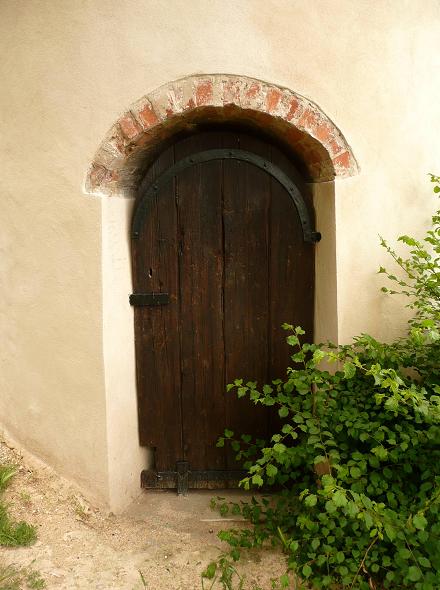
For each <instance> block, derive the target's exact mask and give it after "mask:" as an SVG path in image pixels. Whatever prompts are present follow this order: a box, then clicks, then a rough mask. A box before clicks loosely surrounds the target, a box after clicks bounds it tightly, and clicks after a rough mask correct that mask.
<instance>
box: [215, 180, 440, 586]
mask: <svg viewBox="0 0 440 590" xmlns="http://www.w3.org/2000/svg"><path fill="white" fill-rule="evenodd" d="M431 181H432V183H433V184H434V192H435V193H439V192H440V177H438V176H434V175H431ZM399 240H400V241H401V242H402V243H403V244H404V245H405V246H406V247H407V248H408V249H409V253H408V255H407V257H403V256H401V255H400V254H397V253H396V251H395V250H394V249H393V248H392V247H391V246H390V245H389V244H388V243H387V242H386V241H385V240H384V239H381V244H382V246H383V247H384V248H385V249H386V251H387V252H388V254H389V255H390V256H391V258H392V259H393V261H394V263H395V265H396V267H397V268H396V271H394V272H390V271H388V270H387V269H386V268H384V267H382V268H380V270H379V272H380V273H381V274H384V275H386V277H387V278H388V281H389V282H388V285H391V287H390V286H387V287H384V288H383V291H385V292H386V293H391V294H393V295H397V294H403V295H404V296H406V297H407V298H408V305H409V307H410V308H412V309H413V310H414V312H415V314H414V317H413V318H412V319H411V320H410V322H409V326H408V332H407V334H406V336H405V337H402V338H400V339H398V340H397V341H395V342H392V343H383V342H380V341H378V340H377V339H375V338H373V337H372V336H369V335H366V334H363V335H361V336H359V337H357V338H355V339H354V341H353V343H352V344H350V345H345V346H339V347H337V346H334V345H331V344H326V345H317V344H309V343H304V342H303V341H302V337H303V334H304V332H303V330H302V329H301V328H300V327H294V326H290V325H284V328H285V329H286V330H287V331H288V336H287V342H288V343H289V344H290V345H291V346H292V349H293V351H292V356H291V359H292V366H291V367H289V368H288V369H287V373H286V375H285V376H281V377H280V378H279V379H275V380H274V381H272V383H270V384H266V385H263V386H262V387H260V386H259V385H258V384H257V383H255V382H246V383H244V382H243V381H242V380H240V379H238V380H236V381H235V382H234V383H233V384H231V385H229V386H228V389H229V390H233V391H235V392H236V393H237V394H238V395H239V396H249V398H250V399H251V400H252V401H253V402H254V403H255V404H257V405H258V404H260V405H263V406H271V407H273V408H274V409H275V410H276V411H277V412H278V415H279V417H280V418H281V423H282V426H281V428H280V430H279V432H277V433H275V434H274V435H273V436H272V438H271V440H268V441H262V440H256V441H255V440H252V439H251V437H249V436H248V435H246V434H242V433H238V434H237V435H235V434H234V433H233V432H232V431H229V430H227V431H225V435H224V436H223V437H222V438H220V439H219V441H218V446H223V445H225V444H232V447H233V448H234V449H235V451H236V453H237V459H238V460H239V461H241V462H244V464H245V467H246V468H247V469H248V476H247V477H246V478H245V479H244V480H243V481H242V482H241V485H242V486H243V487H244V488H246V489H249V488H257V489H260V488H261V490H263V491H264V490H271V489H273V490H275V493H273V494H271V495H270V496H269V497H264V495H263V496H262V497H261V498H260V499H256V498H253V499H252V501H251V502H243V503H241V504H231V505H227V504H225V503H224V502H222V503H221V505H220V509H221V511H222V513H225V512H227V511H228V510H232V511H234V512H235V513H237V512H239V513H241V514H243V515H244V516H245V517H246V519H247V520H248V521H249V522H250V523H251V525H252V526H251V527H247V528H245V529H243V530H239V529H233V530H225V531H222V532H221V533H220V538H221V539H223V540H225V541H227V542H228V543H229V545H230V547H231V551H230V556H231V559H233V560H238V559H239V558H240V553H241V550H242V549H243V548H248V547H261V546H262V545H263V544H265V543H267V542H270V543H272V544H278V545H280V546H281V547H282V549H283V550H284V551H285V553H286V558H287V570H288V571H287V572H286V575H285V576H283V577H282V578H281V579H280V580H279V581H278V582H277V584H279V587H280V588H282V587H288V586H289V576H288V573H289V571H290V572H291V571H294V572H296V573H297V574H298V575H299V576H300V578H301V580H302V581H301V582H300V583H301V584H302V585H303V586H302V587H311V588H317V589H320V588H330V589H342V588H344V589H345V588H347V589H350V590H372V589H373V590H374V589H383V588H393V589H394V588H399V589H411V590H438V588H440V519H439V515H440V211H437V212H436V213H435V214H434V215H433V217H432V226H431V227H430V229H429V230H428V231H427V233H426V235H425V237H424V239H423V240H416V239H414V238H412V237H409V236H406V235H404V236H401V237H400V238H399ZM324 360H325V361H327V362H326V363H323V361H324ZM329 363H334V364H333V365H330V366H332V367H334V370H328V367H329ZM324 364H325V365H326V367H327V368H326V367H324ZM214 503H215V502H214ZM277 587H278V586H277Z"/></svg>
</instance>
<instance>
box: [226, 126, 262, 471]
mask: <svg viewBox="0 0 440 590" xmlns="http://www.w3.org/2000/svg"><path fill="white" fill-rule="evenodd" d="M239 139H240V147H241V148H243V149H246V150H249V151H255V152H256V153H260V154H261V155H266V153H267V147H265V146H264V144H262V143H261V142H259V141H256V140H254V139H253V138H248V137H246V136H243V135H240V137H239ZM262 152H263V153H262ZM265 152H266V153H265ZM224 187H225V188H224V212H223V218H224V240H225V283H224V298H225V349H226V366H225V373H226V383H230V382H232V381H233V380H234V379H235V378H243V379H244V380H245V381H246V380H248V379H249V380H251V381H258V382H259V383H260V384H262V383H265V382H266V380H267V373H268V309H269V300H268V281H269V275H268V273H269V231H268V230H269V227H268V214H269V207H270V179H269V177H268V175H267V174H266V173H264V172H263V171H261V170H258V169H256V168H255V167H254V166H252V165H250V164H248V163H246V162H234V161H225V162H224ZM226 413H227V424H228V428H231V429H232V430H234V432H236V433H238V434H252V435H255V436H263V437H264V436H266V435H267V412H266V411H265V409H264V408H262V407H261V406H255V405H254V404H253V403H252V402H251V401H250V400H249V399H248V398H242V399H238V398H237V396H236V394H235V392H234V393H233V394H232V395H231V394H229V395H228V398H227V406H226ZM236 466H237V465H236V463H235V460H234V453H233V452H229V454H228V467H230V468H234V467H236Z"/></svg>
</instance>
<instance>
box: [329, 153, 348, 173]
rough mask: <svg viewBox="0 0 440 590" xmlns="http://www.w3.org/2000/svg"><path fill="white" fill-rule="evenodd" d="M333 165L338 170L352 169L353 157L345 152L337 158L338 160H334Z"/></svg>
mask: <svg viewBox="0 0 440 590" xmlns="http://www.w3.org/2000/svg"><path fill="white" fill-rule="evenodd" d="M333 164H334V165H335V166H337V167H338V168H345V169H347V168H350V164H351V157H350V152H347V151H345V152H343V153H342V154H340V155H339V156H337V157H336V158H333Z"/></svg>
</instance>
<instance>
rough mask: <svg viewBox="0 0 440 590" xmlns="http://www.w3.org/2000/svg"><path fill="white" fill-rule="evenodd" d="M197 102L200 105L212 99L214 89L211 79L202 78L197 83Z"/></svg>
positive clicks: (208, 102)
mask: <svg viewBox="0 0 440 590" xmlns="http://www.w3.org/2000/svg"><path fill="white" fill-rule="evenodd" d="M195 95H196V96H195V104H196V105H197V106H198V107H200V106H203V105H208V104H210V103H211V101H212V96H213V90H212V81H211V80H202V81H200V82H199V83H198V84H197V85H196V92H195Z"/></svg>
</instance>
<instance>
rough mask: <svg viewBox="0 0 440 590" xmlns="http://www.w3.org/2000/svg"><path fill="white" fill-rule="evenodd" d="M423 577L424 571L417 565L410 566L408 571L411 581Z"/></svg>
mask: <svg viewBox="0 0 440 590" xmlns="http://www.w3.org/2000/svg"><path fill="white" fill-rule="evenodd" d="M421 577H422V572H421V571H420V569H419V568H418V567H417V566H415V565H411V566H410V567H409V568H408V573H407V578H408V580H411V582H417V580H420V578H421Z"/></svg>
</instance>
